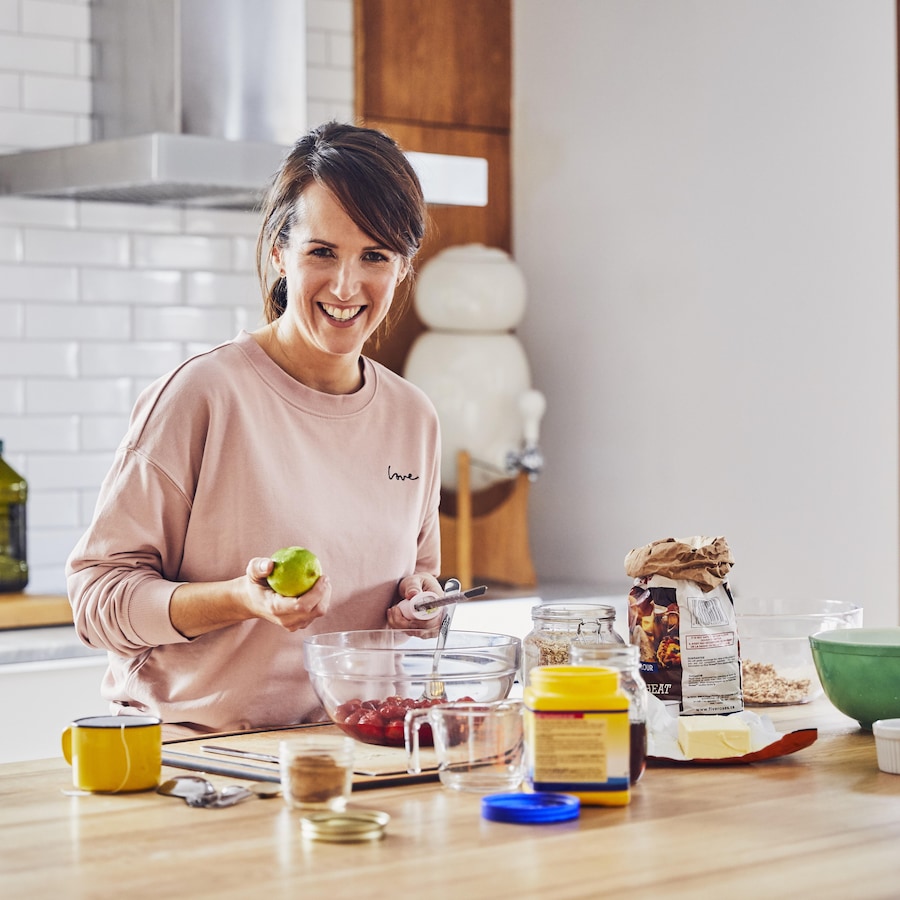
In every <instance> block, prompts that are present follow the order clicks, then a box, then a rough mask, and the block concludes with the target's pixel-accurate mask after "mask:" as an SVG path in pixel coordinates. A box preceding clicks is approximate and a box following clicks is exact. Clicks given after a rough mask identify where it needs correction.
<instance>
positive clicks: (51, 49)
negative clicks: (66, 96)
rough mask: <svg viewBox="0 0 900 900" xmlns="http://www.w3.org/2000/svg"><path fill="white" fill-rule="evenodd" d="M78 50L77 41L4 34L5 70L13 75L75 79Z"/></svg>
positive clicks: (0, 46)
mask: <svg viewBox="0 0 900 900" xmlns="http://www.w3.org/2000/svg"><path fill="white" fill-rule="evenodd" d="M75 47H76V43H75V41H60V40H58V39H56V38H45V37H31V36H24V35H20V34H0V59H2V60H3V68H4V69H6V70H7V71H12V72H43V73H45V74H47V75H74V74H75V57H76V54H75ZM23 146H27V144H26V145H23Z"/></svg>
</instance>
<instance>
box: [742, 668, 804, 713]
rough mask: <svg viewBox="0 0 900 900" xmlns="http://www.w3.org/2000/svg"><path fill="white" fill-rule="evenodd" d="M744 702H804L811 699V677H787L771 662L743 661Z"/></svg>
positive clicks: (764, 703) (763, 704)
mask: <svg viewBox="0 0 900 900" xmlns="http://www.w3.org/2000/svg"><path fill="white" fill-rule="evenodd" d="M741 675H742V677H743V690H744V703H746V704H748V705H750V706H754V705H755V706H776V705H780V704H785V705H787V704H790V703H803V702H805V701H806V700H807V699H809V686H810V679H809V678H785V677H784V676H782V675H779V674H778V671H777V670H776V669H775V666H773V665H770V664H769V663H758V662H752V661H751V660H742V661H741Z"/></svg>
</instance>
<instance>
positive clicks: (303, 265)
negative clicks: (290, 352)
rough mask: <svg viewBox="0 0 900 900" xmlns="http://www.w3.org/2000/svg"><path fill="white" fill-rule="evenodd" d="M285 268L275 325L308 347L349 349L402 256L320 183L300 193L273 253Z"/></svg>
mask: <svg viewBox="0 0 900 900" xmlns="http://www.w3.org/2000/svg"><path fill="white" fill-rule="evenodd" d="M272 258H273V261H274V263H275V266H276V268H277V269H278V270H279V272H281V274H283V275H284V276H285V279H286V285H287V307H286V309H285V311H284V314H283V316H282V317H281V319H282V320H283V321H280V325H281V326H285V325H287V326H289V327H291V328H292V329H294V330H295V331H296V332H297V333H298V335H299V337H300V338H301V339H302V340H303V341H304V342H305V343H306V344H307V345H308V346H309V348H310V349H312V350H314V351H317V352H319V353H322V354H326V355H338V356H347V355H349V356H352V358H353V362H354V363H355V362H356V358H357V357H358V356H359V354H360V353H361V351H362V347H363V344H364V343H365V342H366V341H367V340H368V338H369V337H370V335H371V334H372V333H373V332H374V331H375V329H376V328H377V327H378V326H379V325H380V324H381V322H382V321H384V318H385V316H386V315H387V313H388V310H389V309H390V308H391V301H392V300H393V297H394V290H395V289H396V287H397V285H398V284H399V283H400V282H401V281H402V280H403V278H405V277H406V273H407V271H408V269H409V263H408V262H407V260H406V259H405V258H404V257H403V256H401V255H400V254H398V253H396V252H394V251H393V250H389V249H388V248H386V247H382V246H379V244H378V242H377V241H375V240H373V239H372V238H371V237H369V235H367V234H365V233H364V232H363V231H361V230H360V229H359V227H358V226H357V225H356V224H355V223H354V221H353V220H352V219H351V218H350V217H349V216H348V215H347V213H346V212H344V209H343V207H342V206H341V205H340V204H339V203H338V202H337V200H336V199H335V198H334V196H333V195H332V194H331V192H330V191H328V189H327V188H324V187H322V185H320V184H318V183H316V182H313V183H312V184H310V185H309V186H308V187H307V188H306V189H305V190H304V191H303V193H302V194H301V195H300V197H299V198H298V200H297V205H296V217H295V224H294V227H293V229H292V231H291V234H290V239H289V242H288V244H287V245H286V246H284V247H280V248H279V247H276V248H275V250H274V251H273V254H272Z"/></svg>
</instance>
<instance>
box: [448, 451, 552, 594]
mask: <svg viewBox="0 0 900 900" xmlns="http://www.w3.org/2000/svg"><path fill="white" fill-rule="evenodd" d="M471 465H472V461H471V458H470V456H469V454H468V453H467V452H466V451H465V450H461V451H460V452H459V454H458V456H457V492H456V495H455V514H453V513H452V512H447V511H444V506H445V504H444V503H443V501H442V511H441V517H440V518H441V560H442V565H441V569H442V571H443V572H445V573H446V575H444V576H443V577H450V576H451V575H452V576H455V577H456V578H458V579H459V581H460V583H461V584H462V586H463V590H465V589H466V588H470V587H472V586H473V585H474V580H473V579H475V578H477V579H478V581H488V582H491V581H494V582H499V583H501V584H508V585H512V586H514V587H534V586H535V585H536V584H537V576H536V575H535V571H534V564H533V563H532V561H531V551H530V548H529V543H528V491H529V487H530V482H529V481H528V476H527V475H526V474H525V473H524V472H520V473H519V474H518V475H517V476H516V477H515V479H513V480H512V481H510V482H507V483H505V484H504V485H502V486H500V488H499V490H495V489H493V488H488V489H487V490H486V491H483V492H480V493H476V494H473V493H472V489H471V477H470V476H471ZM445 499H447V500H449V501H450V502H448V503H447V504H446V505H447V506H448V507H449V506H453V505H454V504H453V503H452V499H453V498H445Z"/></svg>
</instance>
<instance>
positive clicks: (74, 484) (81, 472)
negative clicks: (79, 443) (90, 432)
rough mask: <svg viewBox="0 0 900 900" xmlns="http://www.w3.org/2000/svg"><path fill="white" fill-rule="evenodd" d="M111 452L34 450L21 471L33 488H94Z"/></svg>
mask: <svg viewBox="0 0 900 900" xmlns="http://www.w3.org/2000/svg"><path fill="white" fill-rule="evenodd" d="M114 455H115V454H114V453H102V452H101V453H79V454H77V455H72V454H71V453H33V454H32V455H31V456H30V457H29V459H28V470H27V472H23V473H22V474H23V475H25V477H26V478H27V479H28V483H29V487H30V488H31V489H33V490H42V491H46V490H54V491H56V490H65V489H72V488H86V489H88V490H93V489H95V488H96V487H97V486H99V485H100V484H101V483H102V481H103V476H104V475H106V473H107V471H108V470H109V467H110V464H111V463H112V461H113V457H114Z"/></svg>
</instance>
